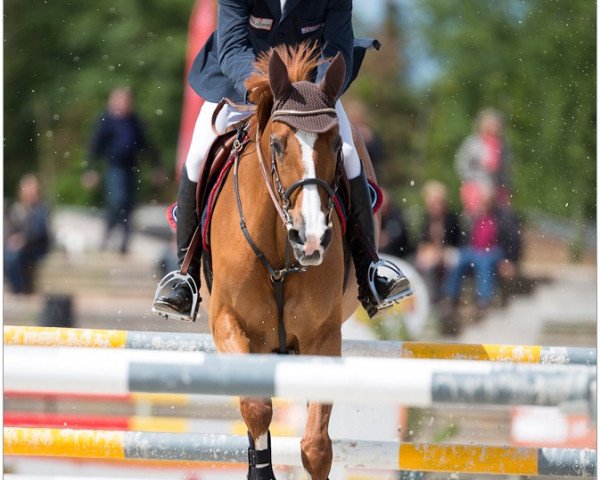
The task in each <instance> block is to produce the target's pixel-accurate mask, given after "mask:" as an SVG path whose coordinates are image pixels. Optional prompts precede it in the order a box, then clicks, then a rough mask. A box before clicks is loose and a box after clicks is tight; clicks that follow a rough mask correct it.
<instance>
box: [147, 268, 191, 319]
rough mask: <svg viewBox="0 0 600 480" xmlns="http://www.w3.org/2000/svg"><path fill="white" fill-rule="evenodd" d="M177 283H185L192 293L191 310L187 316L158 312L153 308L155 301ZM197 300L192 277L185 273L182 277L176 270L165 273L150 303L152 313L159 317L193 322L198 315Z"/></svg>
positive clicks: (163, 311) (171, 312)
mask: <svg viewBox="0 0 600 480" xmlns="http://www.w3.org/2000/svg"><path fill="white" fill-rule="evenodd" d="M178 282H185V283H186V284H187V286H188V287H189V288H190V291H191V292H192V308H191V310H190V313H189V314H188V315H184V314H181V313H177V312H173V311H170V310H169V311H165V310H159V309H158V308H156V307H155V306H154V305H155V303H156V300H157V299H158V298H159V297H162V296H163V295H165V294H167V293H168V292H169V291H171V288H173V286H174V285H175V284H176V283H178ZM199 298H200V296H199V295H198V286H197V285H196V282H195V280H194V279H193V278H192V276H191V275H190V274H189V273H186V274H185V275H184V274H182V273H179V271H178V270H175V271H173V272H170V273H167V274H166V275H165V276H164V278H163V279H162V280H161V281H160V282H159V284H158V286H157V287H156V292H154V301H153V302H152V311H153V312H154V313H158V314H159V315H161V316H163V317H165V318H167V319H168V318H176V319H178V320H187V321H192V322H195V321H196V315H197V314H198V305H199V302H198V299H199Z"/></svg>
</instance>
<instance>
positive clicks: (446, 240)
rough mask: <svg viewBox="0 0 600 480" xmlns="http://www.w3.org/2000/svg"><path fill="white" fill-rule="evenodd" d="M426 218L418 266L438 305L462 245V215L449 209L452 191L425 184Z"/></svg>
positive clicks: (423, 191) (428, 183)
mask: <svg viewBox="0 0 600 480" xmlns="http://www.w3.org/2000/svg"><path fill="white" fill-rule="evenodd" d="M421 194H422V196H423V202H424V203H425V219H424V223H423V230H422V233H421V238H420V240H419V244H418V246H417V255H416V258H415V265H416V267H417V270H419V272H420V273H421V274H422V275H423V276H424V278H425V282H426V284H427V287H428V289H429V292H430V296H431V299H432V301H433V302H434V303H437V302H438V301H439V300H440V298H441V297H442V295H441V290H442V284H443V281H444V277H445V275H446V272H448V270H450V269H451V268H452V267H453V266H454V265H455V264H456V261H457V256H458V253H457V248H458V246H459V243H460V228H459V223H458V215H457V214H456V213H454V212H452V211H450V209H449V208H448V190H447V188H446V186H445V185H444V184H442V183H440V182H437V181H434V180H431V181H428V182H427V183H425V185H424V186H423V189H422V192H421Z"/></svg>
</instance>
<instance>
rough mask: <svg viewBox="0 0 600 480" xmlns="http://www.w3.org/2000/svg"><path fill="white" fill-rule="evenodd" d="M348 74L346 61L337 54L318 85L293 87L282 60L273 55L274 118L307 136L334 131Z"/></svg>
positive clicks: (302, 84) (270, 68) (270, 80)
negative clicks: (336, 110) (337, 110)
mask: <svg viewBox="0 0 600 480" xmlns="http://www.w3.org/2000/svg"><path fill="white" fill-rule="evenodd" d="M345 74H346V67H345V62H344V58H343V57H342V56H341V54H339V53H338V54H337V55H336V56H335V58H334V59H333V60H332V61H331V64H330V65H329V67H328V68H327V70H326V72H325V75H324V77H323V79H322V80H321V81H320V82H319V83H318V84H314V83H311V82H308V81H306V80H302V81H299V82H296V83H294V84H292V83H291V82H290V80H289V77H288V72H287V68H286V66H285V64H284V63H283V61H282V60H281V57H280V56H279V54H278V53H277V52H276V51H273V54H272V56H271V59H270V61H269V83H270V85H271V90H272V91H273V97H274V102H273V110H272V114H271V118H272V119H273V121H276V122H282V123H285V124H287V125H289V126H290V127H293V128H296V129H298V130H303V131H305V132H312V133H323V132H327V131H328V130H331V129H332V128H333V127H335V126H336V125H337V124H338V118H337V115H336V112H335V102H336V101H337V96H338V94H339V92H340V91H341V88H342V85H343V84H344V78H345Z"/></svg>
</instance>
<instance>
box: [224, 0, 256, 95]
mask: <svg viewBox="0 0 600 480" xmlns="http://www.w3.org/2000/svg"><path fill="white" fill-rule="evenodd" d="M248 16H249V13H248V5H247V3H246V1H245V0H219V13H218V18H217V26H218V27H217V47H218V51H219V63H220V65H221V70H222V71H223V73H224V74H225V76H226V77H227V78H228V79H229V80H231V82H232V83H233V84H234V86H235V89H236V90H237V91H238V92H239V93H240V94H241V95H242V97H244V98H246V87H245V86H244V81H245V80H246V79H247V78H248V77H249V76H250V75H251V74H252V71H253V69H254V66H253V65H254V61H255V56H254V50H253V49H252V44H251V42H250V37H249V35H248Z"/></svg>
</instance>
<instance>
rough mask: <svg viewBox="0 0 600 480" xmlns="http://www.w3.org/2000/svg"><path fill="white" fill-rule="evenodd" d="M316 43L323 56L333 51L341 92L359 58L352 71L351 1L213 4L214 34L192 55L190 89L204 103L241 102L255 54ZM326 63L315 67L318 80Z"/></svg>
mask: <svg viewBox="0 0 600 480" xmlns="http://www.w3.org/2000/svg"><path fill="white" fill-rule="evenodd" d="M305 40H312V41H316V42H317V43H318V45H319V47H320V48H322V49H323V55H324V57H327V58H329V57H333V56H335V55H336V54H337V53H338V52H341V54H342V55H343V56H344V60H345V61H346V80H345V84H344V89H343V90H345V89H346V88H347V87H348V85H349V84H350V82H351V81H352V79H353V78H354V76H356V70H357V69H358V66H359V65H360V61H362V56H364V48H363V53H362V56H361V57H360V60H359V61H358V65H356V66H355V67H356V69H353V57H355V56H356V53H355V52H354V51H353V47H354V33H353V31H352V0H286V3H285V7H284V11H283V12H282V11H281V2H280V0H219V12H218V18H217V30H216V32H214V33H213V34H212V35H211V36H210V38H209V39H208V40H207V42H206V44H205V45H204V47H202V50H200V52H199V53H198V55H197V57H196V59H195V60H194V64H193V65H192V69H191V71H190V76H189V82H190V85H191V86H192V88H193V89H194V90H195V91H196V92H197V93H198V94H199V95H200V96H201V97H202V98H204V99H205V100H208V101H210V102H218V101H219V100H221V99H222V98H223V97H227V98H230V99H231V100H234V101H237V102H240V101H244V100H245V99H246V93H247V92H246V88H245V87H244V81H245V80H246V79H247V78H248V77H249V76H250V75H251V73H252V71H253V63H254V61H255V59H256V57H257V55H258V54H259V53H261V52H264V51H266V50H268V49H269V48H271V47H275V46H277V45H280V44H285V45H295V44H297V43H301V42H303V41H305ZM326 68H327V65H326V64H322V65H320V66H319V68H318V71H317V78H316V80H317V81H318V80H320V79H321V77H322V76H323V74H324V73H325V70H326Z"/></svg>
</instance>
